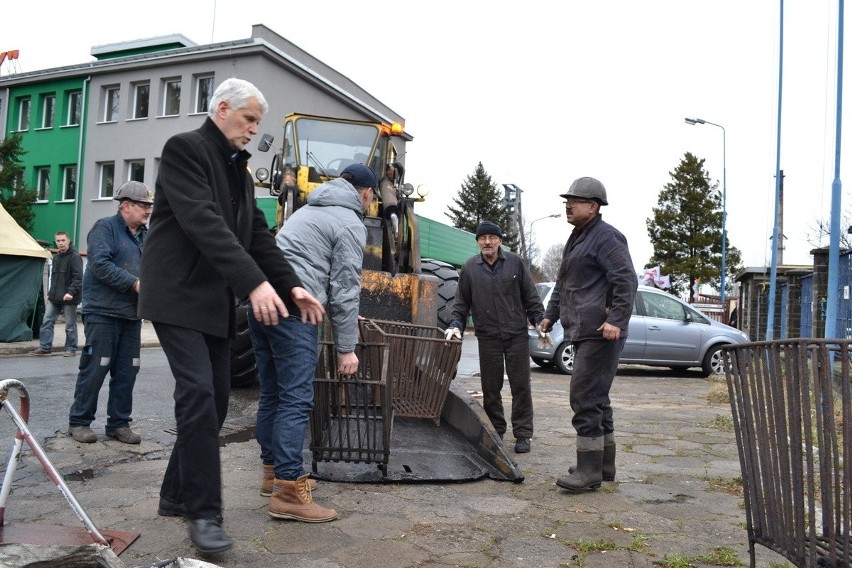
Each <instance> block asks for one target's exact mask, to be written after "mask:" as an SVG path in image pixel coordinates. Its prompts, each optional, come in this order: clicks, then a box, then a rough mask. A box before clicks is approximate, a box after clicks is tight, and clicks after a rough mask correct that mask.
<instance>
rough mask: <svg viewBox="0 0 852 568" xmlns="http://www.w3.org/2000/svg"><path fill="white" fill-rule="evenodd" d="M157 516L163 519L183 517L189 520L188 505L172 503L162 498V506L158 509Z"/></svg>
mask: <svg viewBox="0 0 852 568" xmlns="http://www.w3.org/2000/svg"><path fill="white" fill-rule="evenodd" d="M157 514H158V515H160V516H161V517H183V518H185V519H186V518H189V514H188V513H187V511H186V505H184V504H183V503H172V502H171V501H169V500H168V499H164V498H162V497H160V506H159V507H157Z"/></svg>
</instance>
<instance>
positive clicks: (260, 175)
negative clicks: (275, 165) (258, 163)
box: [254, 168, 269, 181]
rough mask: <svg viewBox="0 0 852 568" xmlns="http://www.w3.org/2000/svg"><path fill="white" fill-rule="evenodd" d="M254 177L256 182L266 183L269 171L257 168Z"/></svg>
mask: <svg viewBox="0 0 852 568" xmlns="http://www.w3.org/2000/svg"><path fill="white" fill-rule="evenodd" d="M254 177H256V178H257V180H258V181H266V180H268V179H269V170H267V169H266V168H257V170H255V172H254Z"/></svg>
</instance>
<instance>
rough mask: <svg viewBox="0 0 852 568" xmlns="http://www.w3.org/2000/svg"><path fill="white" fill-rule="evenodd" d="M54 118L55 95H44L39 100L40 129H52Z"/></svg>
mask: <svg viewBox="0 0 852 568" xmlns="http://www.w3.org/2000/svg"><path fill="white" fill-rule="evenodd" d="M55 117H56V95H45V96H44V98H42V100H41V127H42V128H53V121H54V118H55Z"/></svg>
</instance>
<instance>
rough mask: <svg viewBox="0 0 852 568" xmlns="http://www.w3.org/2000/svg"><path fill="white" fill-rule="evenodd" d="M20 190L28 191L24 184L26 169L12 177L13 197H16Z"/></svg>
mask: <svg viewBox="0 0 852 568" xmlns="http://www.w3.org/2000/svg"><path fill="white" fill-rule="evenodd" d="M19 189H20V190H23V189H26V184H25V183H24V168H21V169H20V170H18V171H17V172H15V175H14V177H12V195H16V194H17V193H18V190H19Z"/></svg>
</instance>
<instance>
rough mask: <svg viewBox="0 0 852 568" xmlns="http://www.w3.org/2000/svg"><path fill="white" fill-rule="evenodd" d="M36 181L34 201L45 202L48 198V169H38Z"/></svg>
mask: <svg viewBox="0 0 852 568" xmlns="http://www.w3.org/2000/svg"><path fill="white" fill-rule="evenodd" d="M36 172H37V174H38V181H37V184H36V201H47V199H48V198H49V197H50V168H48V167H44V168H38V169H37V170H36Z"/></svg>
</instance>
